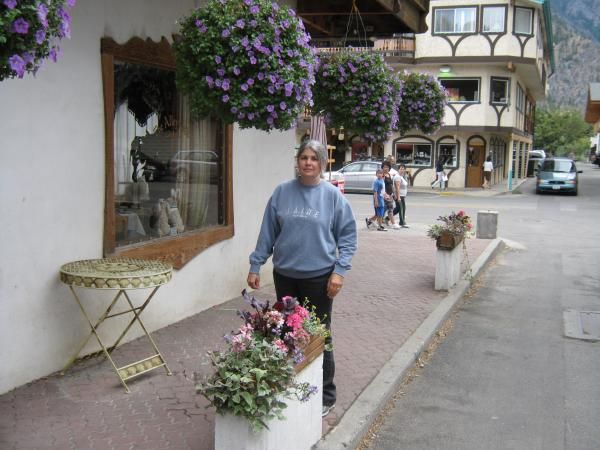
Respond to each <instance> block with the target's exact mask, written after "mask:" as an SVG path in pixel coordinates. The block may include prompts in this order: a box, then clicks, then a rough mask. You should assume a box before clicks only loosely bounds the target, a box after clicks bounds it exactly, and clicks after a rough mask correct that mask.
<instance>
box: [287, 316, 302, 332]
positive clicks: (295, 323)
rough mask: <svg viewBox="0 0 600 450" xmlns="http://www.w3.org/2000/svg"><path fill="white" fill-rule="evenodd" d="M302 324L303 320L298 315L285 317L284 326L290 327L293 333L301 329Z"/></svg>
mask: <svg viewBox="0 0 600 450" xmlns="http://www.w3.org/2000/svg"><path fill="white" fill-rule="evenodd" d="M303 322H304V318H303V317H302V316H300V314H297V313H294V314H290V315H289V316H287V319H286V321H285V324H286V325H287V326H288V327H291V328H292V329H293V330H294V331H296V330H298V329H299V328H302V323H303Z"/></svg>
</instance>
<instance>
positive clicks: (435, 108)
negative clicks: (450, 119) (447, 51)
mask: <svg viewBox="0 0 600 450" xmlns="http://www.w3.org/2000/svg"><path fill="white" fill-rule="evenodd" d="M400 79H401V80H402V81H403V82H404V90H403V92H402V103H400V105H399V108H398V131H399V132H400V135H404V134H406V132H407V131H408V130H420V131H421V132H423V133H425V134H432V133H434V132H435V131H437V130H438V129H439V128H440V126H441V125H442V119H443V118H444V109H445V107H446V104H447V103H448V100H447V94H446V90H445V89H444V87H443V86H442V85H441V84H440V83H439V81H437V80H436V79H435V78H434V77H433V76H431V75H428V74H424V73H408V72H404V73H403V74H401V75H400Z"/></svg>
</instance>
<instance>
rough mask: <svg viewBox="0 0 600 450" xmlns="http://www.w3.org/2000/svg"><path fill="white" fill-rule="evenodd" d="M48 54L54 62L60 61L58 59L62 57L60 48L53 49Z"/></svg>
mask: <svg viewBox="0 0 600 450" xmlns="http://www.w3.org/2000/svg"><path fill="white" fill-rule="evenodd" d="M48 54H49V56H50V59H51V60H52V61H54V62H56V61H58V57H59V56H60V47H52V48H51V49H50V52H49V53H48Z"/></svg>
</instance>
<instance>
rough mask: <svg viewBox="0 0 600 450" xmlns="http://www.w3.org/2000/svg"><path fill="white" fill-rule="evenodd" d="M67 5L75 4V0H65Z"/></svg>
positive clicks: (70, 6)
mask: <svg viewBox="0 0 600 450" xmlns="http://www.w3.org/2000/svg"><path fill="white" fill-rule="evenodd" d="M67 6H68V7H69V8H72V7H73V6H75V0H67Z"/></svg>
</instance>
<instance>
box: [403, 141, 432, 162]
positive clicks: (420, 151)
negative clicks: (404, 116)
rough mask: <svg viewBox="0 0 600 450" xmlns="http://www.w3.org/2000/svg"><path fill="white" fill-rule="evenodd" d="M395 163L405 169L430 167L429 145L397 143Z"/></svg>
mask: <svg viewBox="0 0 600 450" xmlns="http://www.w3.org/2000/svg"><path fill="white" fill-rule="evenodd" d="M395 150H396V163H397V164H404V165H405V166H407V167H431V144H429V143H417V142H397V143H396V146H395Z"/></svg>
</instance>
